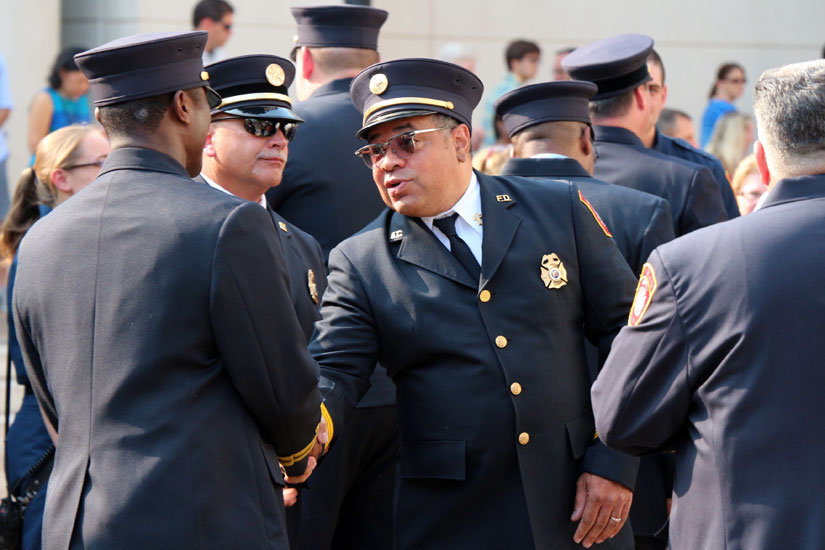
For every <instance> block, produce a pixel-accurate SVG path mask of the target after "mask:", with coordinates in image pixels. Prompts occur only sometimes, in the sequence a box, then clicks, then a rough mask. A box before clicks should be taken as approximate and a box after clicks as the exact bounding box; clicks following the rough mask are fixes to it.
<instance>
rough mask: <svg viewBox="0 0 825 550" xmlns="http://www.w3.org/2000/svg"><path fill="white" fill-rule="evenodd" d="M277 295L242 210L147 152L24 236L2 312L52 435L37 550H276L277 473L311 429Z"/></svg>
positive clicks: (272, 261)
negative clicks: (55, 436)
mask: <svg viewBox="0 0 825 550" xmlns="http://www.w3.org/2000/svg"><path fill="white" fill-rule="evenodd" d="M288 285H289V282H288V280H287V274H286V270H285V268H284V260H283V253H282V252H281V249H280V246H279V245H278V243H277V241H276V238H275V234H274V233H273V231H272V220H271V219H270V218H269V216H268V215H267V214H266V212H264V211H263V210H262V209H261V207H260V206H259V205H257V204H253V203H249V202H246V201H242V200H241V199H238V198H236V197H232V196H230V195H224V194H222V193H216V192H215V191H214V190H212V189H210V188H208V187H207V186H204V185H202V184H199V183H197V182H194V181H192V180H191V179H189V177H188V176H187V174H186V172H185V170H184V169H183V167H182V166H181V165H180V164H178V163H177V162H176V161H175V160H173V159H172V158H171V157H168V156H166V155H164V154H162V153H159V152H156V151H153V150H150V149H137V148H122V149H117V150H115V151H113V152H112V154H111V155H110V156H109V158H108V159H107V160H106V163H105V164H104V166H103V170H102V171H101V175H100V177H99V178H98V179H97V180H96V181H95V182H94V183H93V184H91V185H89V186H88V187H87V188H86V189H84V190H83V191H82V192H81V193H79V194H78V195H77V196H75V197H72V199H71V200H69V201H66V202H65V203H64V204H62V205H61V206H60V208H59V209H56V210H55V211H54V212H53V213H51V214H50V215H49V216H47V217H45V218H44V219H43V220H41V221H40V222H38V223H37V224H35V226H34V227H32V229H31V230H30V231H29V233H28V234H27V236H26V237H25V239H24V240H23V242H22V244H21V247H20V251H19V266H18V277H17V285H16V288H15V296H14V304H13V307H14V315H15V323H16V327H17V336H18V339H19V341H20V344H21V348H22V351H23V357H24V359H25V362H26V368H27V371H28V373H29V378H30V380H31V382H32V386H33V388H34V391H35V394H36V395H37V398H38V401H39V402H40V404H41V406H42V407H43V409H44V410H45V412H46V414H47V416H48V418H49V419H50V420H51V422H52V423H53V424H54V425H55V426H56V427H57V429H58V432H59V442H58V445H57V455H56V459H55V464H54V470H53V472H52V475H51V479H50V481H49V491H48V495H47V501H46V512H45V519H44V538H43V547H44V548H45V549H47V550H53V549H54V550H57V549H61V550H62V549H65V548H69V547H70V541H71V546H72V547H84V548H89V549H95V548H127V549H129V548H136V549H137V548H227V547H244V548H286V537H285V536H284V526H283V501H282V497H281V491H280V487H279V486H280V485H282V484H283V480H282V476H281V473H280V470H279V467H278V462H279V460H280V461H281V462H283V463H286V464H289V462H290V461H291V460H293V459H295V460H297V459H298V458H299V457H300V454H301V451H303V450H304V449H305V448H306V447H307V446H308V444H309V443H310V442H311V441H312V440H313V436H314V430H315V426H316V425H317V423H318V421H319V417H320V411H319V403H320V396H319V394H318V389H317V378H316V374H315V373H316V371H315V368H314V365H313V364H312V361H311V358H310V357H309V355H308V353H307V351H306V348H305V346H304V345H303V342H304V336H303V333H302V332H301V329H300V326H299V325H298V321H297V319H296V318H295V315H294V313H293V309H292V305H291V303H290V300H289V291H288ZM273 333H274V334H277V335H278V336H279V337H278V338H277V339H276V338H272V337H271V335H272V334H273ZM279 457H280V458H279ZM304 462H305V461H298V462H297V463H296V464H295V465H293V466H288V468H287V471H288V472H300V471H303V469H304V466H305V463H304Z"/></svg>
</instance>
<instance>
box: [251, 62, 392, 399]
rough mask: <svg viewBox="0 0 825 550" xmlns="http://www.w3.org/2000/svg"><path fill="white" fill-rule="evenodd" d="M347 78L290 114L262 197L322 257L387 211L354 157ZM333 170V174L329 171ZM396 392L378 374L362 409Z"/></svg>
mask: <svg viewBox="0 0 825 550" xmlns="http://www.w3.org/2000/svg"><path fill="white" fill-rule="evenodd" d="M351 82H352V79H351V78H342V79H339V80H333V81H332V82H329V83H327V84H325V85H323V86H321V87H320V88H318V89H317V90H315V92H314V93H313V94H312V95H311V96H310V97H309V99H307V100H306V101H302V102H299V103H296V104H295V106H294V108H293V110H294V111H295V112H296V113H298V115H299V116H300V117H301V118H303V119H304V123H303V124H301V125H300V127H299V128H298V132H297V134H296V135H295V139H294V140H292V142H291V143H290V144H289V162H287V164H286V168H285V169H284V175H283V178H282V181H281V184H280V185H278V186H277V187H273V188H271V189H270V190H269V191H267V193H266V199H267V201H269V204H270V206H271V207H272V208H273V210H275V211H276V212H278V213H279V214H280V215H281V216H283V217H284V218H285V219H287V220H289V221H290V222H292V223H294V224H295V225H296V226H298V227H300V228H301V229H302V230H304V231H306V232H307V233H309V234H310V235H312V236H313V237H315V238H316V239H317V240H318V242H319V243H320V245H321V248H322V249H323V251H324V261H325V262H326V259H327V258H328V257H329V252H330V250H332V248H333V247H334V246H335V245H337V244H338V243H340V242H341V241H343V240H344V239H346V238H347V237H349V236H351V235H353V234H355V233H357V232H358V231H359V230H360V229H362V228H363V227H364V226H365V225H367V224H368V223H370V222H371V221H373V220H374V219H375V217H376V216H378V214H379V213H380V212H381V211H382V210H384V209H386V206H385V205H384V202H383V201H382V200H381V196H380V195H379V194H378V191H377V190H376V188H375V182H373V181H372V173H371V172H370V170H369V169H368V168H367V167H366V166H364V161H362V160H361V159H360V158H358V157H356V156H355V151H356V150H357V149H358V148H360V147H362V146H363V145H365V144H366V142H364V141H362V140H360V139H358V137H357V136H356V132H358V130H359V129H360V128H361V114H360V113H359V112H358V111H357V110H356V109H355V106H354V105H353V104H352V99H350V96H349V86H350V83H351ZM330 167H334V169H332V168H330ZM394 401H395V391H394V388H393V386H392V384H391V383H390V382H389V381H388V380H387V376H386V373H385V372H384V371H383V369H379V370H377V371H376V373H375V375H374V376H373V377H372V389H371V390H370V391H369V393H368V394H367V395H366V396H364V399H363V401H362V402H361V406H362V407H375V406H382V405H392V404H393V403H394Z"/></svg>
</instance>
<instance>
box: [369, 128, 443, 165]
mask: <svg viewBox="0 0 825 550" xmlns="http://www.w3.org/2000/svg"><path fill="white" fill-rule="evenodd" d="M438 130H452V128H449V127H447V126H442V127H441V128H427V129H425V130H413V131H411V132H404V133H402V134H398V135H395V136H392V137H391V138H390V139H389V140H388V141H387V142H386V143H370V144H369V145H364V146H363V147H361V148H360V149H358V150H357V151H355V155H356V156H359V157H361V159H362V160H363V161H364V164H366V165H367V168H370V169H372V167H373V165H374V164H376V163H378V162H381V159H382V158H384V155H386V154H387V149H392V153H393V154H394V155H395V156H396V157H398V158H400V159H407V158H410V157H411V156H413V154H414V153H415V144H416V140H415V136H416V135H418V134H425V133H427V132H436V131H438Z"/></svg>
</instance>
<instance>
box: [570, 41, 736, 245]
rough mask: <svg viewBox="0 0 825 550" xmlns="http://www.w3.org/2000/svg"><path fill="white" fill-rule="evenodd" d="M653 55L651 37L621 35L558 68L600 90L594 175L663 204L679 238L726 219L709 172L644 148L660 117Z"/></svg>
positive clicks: (595, 100)
mask: <svg viewBox="0 0 825 550" xmlns="http://www.w3.org/2000/svg"><path fill="white" fill-rule="evenodd" d="M652 50H653V39H652V38H650V37H649V36H644V35H641V34H624V35H619V36H612V37H609V38H605V39H602V40H598V41H596V42H592V43H590V44H587V45H585V46H582V47H581V48H578V49H577V50H575V51H574V52H573V53H571V54H570V55H568V56H567V57H566V58H565V59H564V61H563V62H562V64H563V65H564V66H565V68H566V69H567V71H568V72H569V73H570V76H572V77H573V78H574V79H576V80H587V81H590V82H593V83H594V84H596V85H597V86H598V91H597V92H596V93H595V94H594V95H593V97H591V98H590V116H591V118H592V119H593V124H594V126H593V130H594V133H595V143H596V149H597V150H598V151H599V162H598V163H596V167H595V171H594V173H595V176H596V177H597V178H598V179H601V180H604V181H606V182H608V183H613V184H617V185H623V186H625V187H630V188H632V189H636V190H638V191H644V192H645V193H650V194H652V195H656V196H658V197H662V198H663V199H665V200H667V201H668V203H669V204H670V213H671V214H672V216H673V231H674V233H675V234H676V236H677V237H679V236H681V235H684V234H685V233H689V232H690V231H693V230H695V229H699V228H701V227H705V226H708V225H711V224H714V223H716V222H720V221H725V220H727V219H728V216H727V213H726V212H725V207H724V204H723V202H722V196H721V194H720V193H719V186H718V184H717V183H716V180H714V178H713V174H712V173H711V172H710V170H708V169H707V168H705V167H702V166H700V165H698V164H693V163H692V162H689V161H686V160H683V159H680V158H676V157H671V156H668V155H664V154H662V153H659V152H657V151H654V150H652V149H648V148H647V147H645V145H644V142H643V139H644V137H645V136H647V135H649V133H650V131H651V128H652V127H653V126H654V125H655V124H656V116H658V112H657V111H656V110H655V108H654V98H653V97H652V93H651V91H650V83H651V77H650V72H649V71H648V66H647V58H648V56H649V55H650V52H651V51H652Z"/></svg>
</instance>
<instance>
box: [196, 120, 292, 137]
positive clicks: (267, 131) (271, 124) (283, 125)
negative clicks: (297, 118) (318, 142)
mask: <svg viewBox="0 0 825 550" xmlns="http://www.w3.org/2000/svg"><path fill="white" fill-rule="evenodd" d="M222 120H243V129H244V130H246V131H247V132H248V133H250V134H252V135H253V136H255V137H272V136H274V135H275V134H277V133H278V130H280V131H281V133H282V134H283V135H284V138H286V140H287V141H292V139H293V138H294V137H295V132H296V131H298V125H297V124H295V123H294V122H287V121H285V120H272V119H269V118H247V117H242V116H227V117H223V118H216V119H215V120H213V121H212V122H221V121H222Z"/></svg>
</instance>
